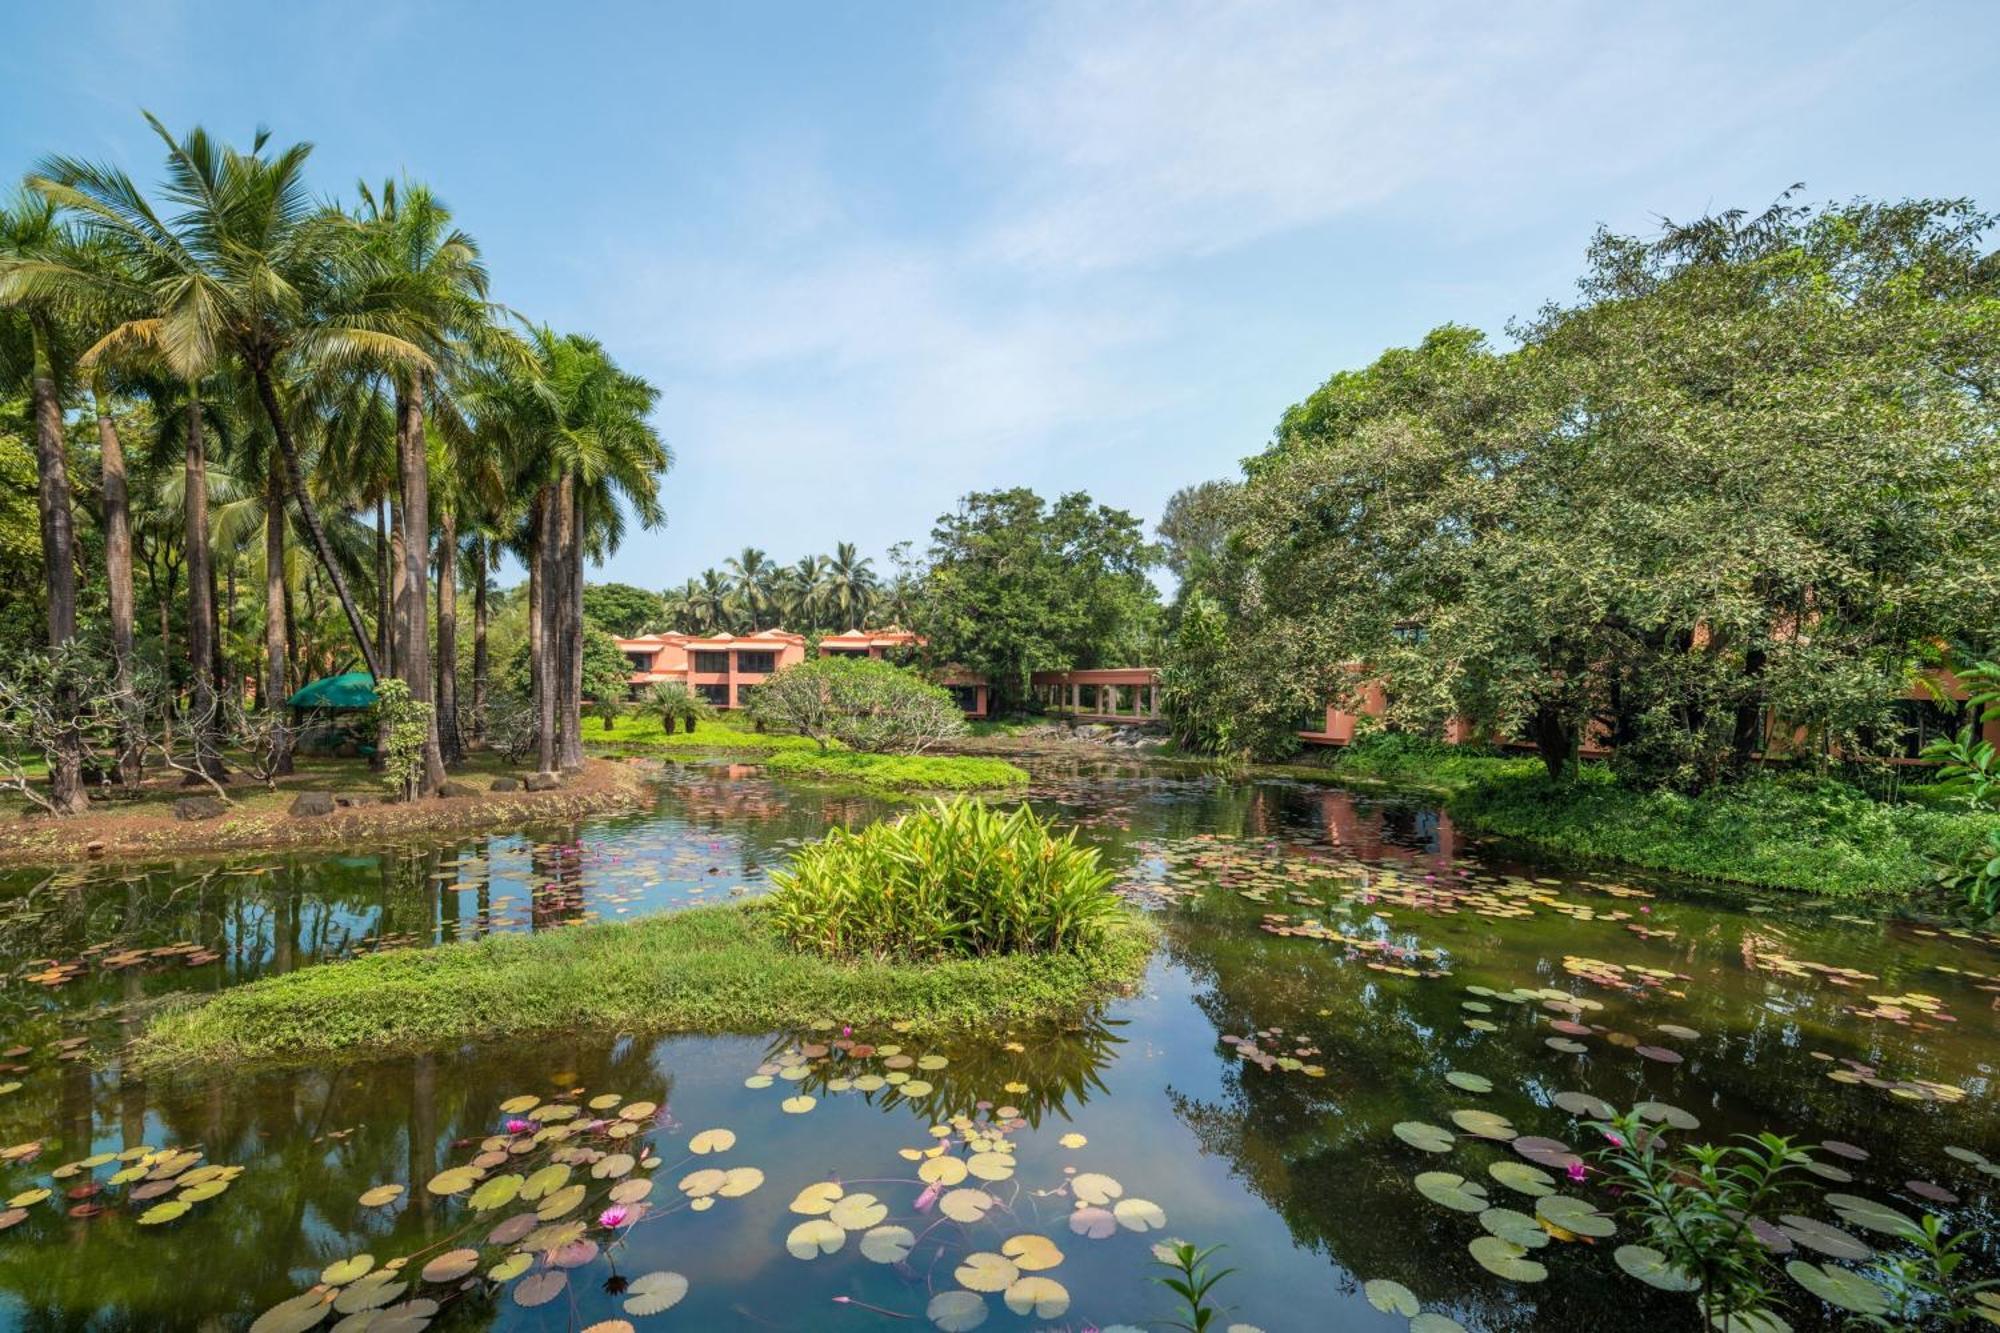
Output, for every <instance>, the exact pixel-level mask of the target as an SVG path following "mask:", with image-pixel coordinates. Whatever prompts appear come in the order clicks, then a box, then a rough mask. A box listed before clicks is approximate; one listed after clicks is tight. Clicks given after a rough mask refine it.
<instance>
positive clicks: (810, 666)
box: [750, 657, 965, 754]
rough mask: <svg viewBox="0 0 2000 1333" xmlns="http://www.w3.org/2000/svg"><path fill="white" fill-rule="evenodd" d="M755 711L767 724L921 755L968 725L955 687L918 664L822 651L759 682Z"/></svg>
mask: <svg viewBox="0 0 2000 1333" xmlns="http://www.w3.org/2000/svg"><path fill="white" fill-rule="evenodd" d="M750 716H751V717H752V718H754V719H756V721H757V722H758V723H759V724H760V725H763V726H767V727H774V728H776V729H778V730H780V731H790V732H795V733H797V734H798V735H801V736H810V737H812V738H813V739H814V740H816V741H818V742H819V745H820V748H821V749H822V750H823V749H825V748H827V745H828V744H829V743H830V742H834V741H838V742H839V743H840V744H842V745H845V746H847V747H849V748H850V749H855V750H865V751H870V752H877V753H879V752H889V753H895V754H920V753H922V752H923V751H924V750H927V749H929V748H930V747H931V746H933V745H936V744H937V743H939V742H940V741H944V740H948V739H950V738H951V737H953V736H958V735H962V734H964V732H965V716H964V714H963V713H962V712H960V710H959V707H958V704H957V702H956V701H954V700H953V699H952V697H951V694H950V693H949V692H948V691H946V690H944V689H941V688H940V687H938V686H936V685H933V684H931V683H930V682H929V681H926V680H924V679H923V678H922V677H920V676H918V675H917V674H916V673H914V672H912V671H908V670H905V669H904V668H902V667H898V666H891V665H890V664H889V663H887V662H878V661H874V660H872V659H869V658H846V657H820V658H815V659H813V660H811V661H808V662H800V663H798V664H797V665H794V666H788V667H786V668H785V669H784V670H782V671H780V672H778V673H777V674H776V675H775V676H772V677H771V678H770V679H769V680H767V681H765V682H764V683H763V684H761V685H759V686H758V687H757V689H756V691H755V692H754V693H753V694H752V695H751V697H750Z"/></svg>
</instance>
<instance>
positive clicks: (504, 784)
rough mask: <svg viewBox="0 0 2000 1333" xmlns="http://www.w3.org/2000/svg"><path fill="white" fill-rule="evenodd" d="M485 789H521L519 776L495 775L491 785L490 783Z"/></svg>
mask: <svg viewBox="0 0 2000 1333" xmlns="http://www.w3.org/2000/svg"><path fill="white" fill-rule="evenodd" d="M487 790H488V791H519V790H521V780H520V779H519V778H510V777H497V778H495V779H493V785H492V786H491V787H488V788H487Z"/></svg>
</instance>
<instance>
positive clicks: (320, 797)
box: [292, 791, 333, 819]
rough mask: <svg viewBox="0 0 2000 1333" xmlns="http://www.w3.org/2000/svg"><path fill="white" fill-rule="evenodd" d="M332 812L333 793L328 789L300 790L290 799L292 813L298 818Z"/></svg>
mask: <svg viewBox="0 0 2000 1333" xmlns="http://www.w3.org/2000/svg"><path fill="white" fill-rule="evenodd" d="M332 813H333V793H332V792H330V791H302V792H300V793H299V794H298V796H297V798H295V799H294V800H293V801H292V814H293V815H294V816H296V817H298V818H302V819H303V818H309V817H312V816H317V815H330V814H332Z"/></svg>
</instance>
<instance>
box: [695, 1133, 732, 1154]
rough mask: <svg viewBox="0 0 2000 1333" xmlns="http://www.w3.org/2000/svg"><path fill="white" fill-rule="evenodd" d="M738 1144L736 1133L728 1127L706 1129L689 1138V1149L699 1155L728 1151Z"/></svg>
mask: <svg viewBox="0 0 2000 1333" xmlns="http://www.w3.org/2000/svg"><path fill="white" fill-rule="evenodd" d="M735 1146H736V1134H735V1132H734V1131H732V1130H727V1129H704V1130H703V1131H701V1133H699V1134H697V1135H695V1136H694V1137H693V1138H691V1139H689V1140H688V1151H689V1152H691V1153H695V1154H697V1155H706V1154H708V1153H712V1152H728V1151H729V1150H730V1149H731V1148H734V1147H735Z"/></svg>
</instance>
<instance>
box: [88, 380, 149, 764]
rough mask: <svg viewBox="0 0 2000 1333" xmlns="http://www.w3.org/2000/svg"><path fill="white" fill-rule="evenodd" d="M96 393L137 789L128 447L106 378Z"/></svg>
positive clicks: (124, 700) (110, 578)
mask: <svg viewBox="0 0 2000 1333" xmlns="http://www.w3.org/2000/svg"><path fill="white" fill-rule="evenodd" d="M91 397H92V398H93V399H94V400H95V403H96V407H97V452H98V456H99V458H100V459H101V460H102V464H103V469H104V581H105V585H106V588H107V591H108V592H109V594H110V600H111V659H112V667H113V670H114V671H115V672H116V679H117V682H118V694H119V697H120V700H121V703H120V709H121V711H122V712H123V713H124V715H125V723H124V729H123V732H122V734H121V735H120V737H119V741H118V777H119V780H120V781H122V782H123V783H124V784H125V785H126V786H127V787H132V786H135V785H136V784H137V783H138V781H139V773H140V762H141V759H140V756H141V753H142V750H143V746H142V744H141V740H140V736H139V723H138V720H137V714H136V710H135V708H134V704H135V703H136V701H135V700H134V699H133V698H132V652H133V647H134V630H133V610H132V606H133V599H132V504H131V496H130V491H129V489H128V487H127V485H126V480H125V446H124V444H123V443H122V442H121V441H120V440H119V438H118V426H117V423H115V422H114V421H112V419H111V408H110V404H109V403H108V402H107V401H106V400H105V395H104V386H103V383H102V382H101V381H100V382H98V383H96V384H93V385H92V386H91Z"/></svg>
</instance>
